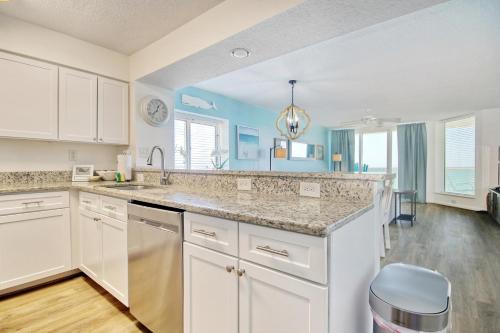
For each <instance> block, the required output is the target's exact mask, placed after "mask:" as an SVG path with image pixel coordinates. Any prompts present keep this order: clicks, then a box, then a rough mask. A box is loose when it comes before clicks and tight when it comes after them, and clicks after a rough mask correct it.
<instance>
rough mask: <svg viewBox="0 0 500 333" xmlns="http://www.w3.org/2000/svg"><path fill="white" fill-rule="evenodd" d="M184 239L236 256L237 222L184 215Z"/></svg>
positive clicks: (189, 214) (197, 215)
mask: <svg viewBox="0 0 500 333" xmlns="http://www.w3.org/2000/svg"><path fill="white" fill-rule="evenodd" d="M184 239H185V240H187V241H189V242H191V243H194V244H198V245H201V246H204V247H208V248H210V249H213V250H216V251H220V252H223V253H227V254H230V255H233V256H237V255H238V222H235V221H230V220H225V219H221V218H217V217H212V216H205V215H200V214H193V213H187V212H186V213H184Z"/></svg>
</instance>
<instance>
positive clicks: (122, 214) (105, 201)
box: [99, 195, 127, 222]
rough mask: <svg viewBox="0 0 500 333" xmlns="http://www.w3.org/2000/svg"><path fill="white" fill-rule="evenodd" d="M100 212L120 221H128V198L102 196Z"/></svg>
mask: <svg viewBox="0 0 500 333" xmlns="http://www.w3.org/2000/svg"><path fill="white" fill-rule="evenodd" d="M100 198H101V200H100V209H99V210H100V213H101V214H103V215H106V216H109V217H112V218H114V219H117V220H120V221H125V222H126V221H127V200H123V199H116V198H113V197H107V196H104V195H101V196H100Z"/></svg>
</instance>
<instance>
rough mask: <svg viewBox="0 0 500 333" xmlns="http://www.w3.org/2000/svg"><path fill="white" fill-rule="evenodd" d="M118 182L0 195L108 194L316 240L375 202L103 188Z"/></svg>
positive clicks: (8, 189) (24, 188) (5, 190)
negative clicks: (47, 192) (44, 192)
mask: <svg viewBox="0 0 500 333" xmlns="http://www.w3.org/2000/svg"><path fill="white" fill-rule="evenodd" d="M110 184H115V183H114V182H96V183H71V182H61V183H42V184H24V185H11V186H3V185H0V194H9V193H10V194H12V193H19V192H34V191H55V190H67V189H70V188H74V189H79V190H81V191H85V192H92V193H97V194H104V195H110V196H113V197H117V198H122V199H127V200H139V201H145V202H149V203H154V204H159V205H164V206H168V207H173V208H179V209H183V210H186V211H189V212H193V213H199V214H205V215H209V216H215V217H221V218H225V219H230V220H236V221H240V222H246V223H252V224H256V225H262V226H267V227H272V228H277V229H282V230H288V231H293V232H298V233H303V234H308V235H314V236H326V235H328V234H329V233H330V232H332V231H333V230H336V229H338V228H340V227H342V226H343V225H345V224H347V223H348V222H349V221H351V220H353V219H355V218H356V217H357V216H359V215H361V214H363V213H364V212H366V211H368V210H370V209H371V208H373V203H371V202H342V201H334V200H331V199H328V200H326V199H318V198H306V197H299V196H284V195H269V194H262V193H255V192H242V191H240V192H230V193H213V192H212V193H211V192H206V191H205V192H204V191H199V190H193V189H190V188H186V187H180V186H177V185H170V186H156V187H155V188H153V189H143V190H138V191H126V190H118V189H114V188H106V187H104V186H106V185H110Z"/></svg>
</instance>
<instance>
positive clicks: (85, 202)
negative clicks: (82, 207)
mask: <svg viewBox="0 0 500 333" xmlns="http://www.w3.org/2000/svg"><path fill="white" fill-rule="evenodd" d="M82 202H83V203H84V204H87V205H90V204H91V203H92V202H90V201H88V200H82Z"/></svg>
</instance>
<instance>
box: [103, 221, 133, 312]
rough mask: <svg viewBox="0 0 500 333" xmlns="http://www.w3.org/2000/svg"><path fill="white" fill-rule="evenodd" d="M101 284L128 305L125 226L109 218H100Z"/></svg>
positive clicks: (123, 223)
mask: <svg viewBox="0 0 500 333" xmlns="http://www.w3.org/2000/svg"><path fill="white" fill-rule="evenodd" d="M102 283H103V285H104V288H106V289H107V290H108V291H109V292H110V293H111V294H112V295H113V296H115V297H116V298H118V299H119V300H120V301H122V302H123V303H125V304H128V257H127V224H126V223H125V222H121V221H118V220H115V219H112V218H109V217H103V218H102Z"/></svg>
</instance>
